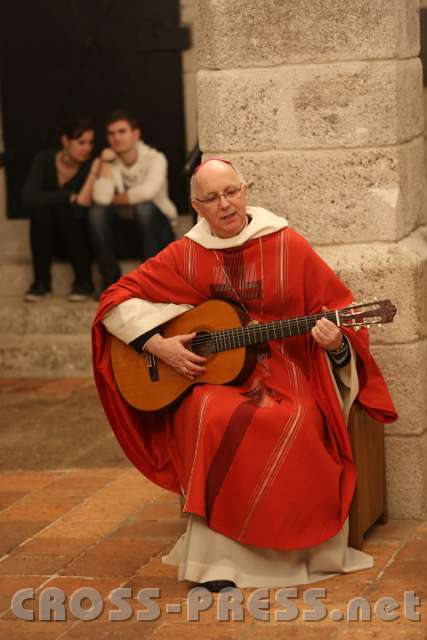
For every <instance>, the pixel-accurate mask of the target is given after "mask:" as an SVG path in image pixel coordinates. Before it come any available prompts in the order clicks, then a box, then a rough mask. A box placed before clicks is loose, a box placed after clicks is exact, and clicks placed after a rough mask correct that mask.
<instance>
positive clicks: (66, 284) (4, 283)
mask: <svg viewBox="0 0 427 640" xmlns="http://www.w3.org/2000/svg"><path fill="white" fill-rule="evenodd" d="M191 225H192V217H191V215H189V214H184V215H180V216H179V218H178V221H177V225H176V229H175V233H176V235H177V237H181V236H182V235H183V234H184V233H186V232H187V231H188V229H190V227H191ZM0 246H1V247H2V251H1V255H0V298H3V297H4V296H23V295H24V293H25V291H26V290H27V289H28V287H29V285H30V284H31V282H32V281H33V271H32V266H31V253H30V248H29V242H28V220H6V221H3V222H2V223H1V224H0ZM139 264H140V261H139V260H125V261H122V262H121V268H122V272H123V273H128V272H129V271H131V270H132V269H135V268H136V267H137V266H138V265H139ZM92 274H93V280H94V283H95V285H96V286H100V281H101V278H100V275H99V272H98V268H97V267H96V265H95V264H94V265H93V267H92ZM72 282H73V273H72V269H71V266H70V264H68V263H66V262H60V261H54V262H53V264H52V290H53V293H54V294H55V295H59V296H65V295H67V294H68V293H69V291H70V289H71V286H72Z"/></svg>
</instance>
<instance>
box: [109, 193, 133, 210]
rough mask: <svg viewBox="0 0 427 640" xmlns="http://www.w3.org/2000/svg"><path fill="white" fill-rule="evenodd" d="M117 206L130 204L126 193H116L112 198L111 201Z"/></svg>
mask: <svg viewBox="0 0 427 640" xmlns="http://www.w3.org/2000/svg"><path fill="white" fill-rule="evenodd" d="M112 204H115V205H117V206H119V207H126V206H127V207H128V206H129V205H130V202H129V198H128V194H127V193H116V195H115V196H114V198H113V203H112Z"/></svg>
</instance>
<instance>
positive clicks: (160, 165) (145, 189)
mask: <svg viewBox="0 0 427 640" xmlns="http://www.w3.org/2000/svg"><path fill="white" fill-rule="evenodd" d="M148 161H149V168H148V171H147V175H146V176H145V179H144V182H142V183H141V184H137V185H136V186H135V187H131V188H130V189H128V192H127V194H128V198H129V202H130V203H131V204H137V203H138V202H148V201H150V200H153V198H155V196H156V194H157V193H159V191H160V189H161V188H162V186H163V185H165V184H166V179H167V168H168V164H167V160H166V158H165V156H164V155H163V153H160V152H159V151H154V150H152V151H151V153H150V158H149V159H148Z"/></svg>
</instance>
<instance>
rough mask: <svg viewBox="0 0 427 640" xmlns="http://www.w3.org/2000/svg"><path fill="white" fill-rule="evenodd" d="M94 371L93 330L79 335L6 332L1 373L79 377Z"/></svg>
mask: <svg viewBox="0 0 427 640" xmlns="http://www.w3.org/2000/svg"><path fill="white" fill-rule="evenodd" d="M91 375H92V359H91V340H90V332H87V333H84V334H77V335H59V334H50V335H42V334H40V335H36V334H31V335H15V334H5V335H3V336H2V340H1V343H0V376H1V377H5V378H9V377H17V376H25V377H36V378H39V377H61V376H63V377H80V376H91Z"/></svg>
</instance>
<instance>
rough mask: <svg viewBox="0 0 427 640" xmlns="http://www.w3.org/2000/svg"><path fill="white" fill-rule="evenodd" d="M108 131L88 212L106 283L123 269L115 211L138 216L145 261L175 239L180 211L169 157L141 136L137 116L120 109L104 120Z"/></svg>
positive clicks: (138, 230)
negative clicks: (170, 187)
mask: <svg viewBox="0 0 427 640" xmlns="http://www.w3.org/2000/svg"><path fill="white" fill-rule="evenodd" d="M106 135H107V141H108V144H109V146H108V147H107V148H105V149H104V150H103V151H102V153H101V156H100V159H101V163H100V169H99V174H98V178H97V180H96V181H95V184H94V188H93V200H94V203H95V204H94V206H93V207H92V208H91V210H90V214H89V224H90V230H91V236H92V242H93V245H94V250H95V253H96V256H97V259H98V264H99V269H100V271H101V276H102V279H103V286H102V288H103V289H104V288H106V287H108V286H109V285H110V284H112V283H113V282H115V281H116V280H118V278H119V277H120V275H121V271H120V266H119V264H118V262H117V257H116V253H115V242H114V219H115V216H117V215H121V216H123V217H125V218H128V219H133V220H134V221H135V225H136V230H137V234H138V242H139V248H140V257H141V259H142V261H144V260H147V258H151V257H152V256H154V255H156V253H158V251H160V250H161V249H163V248H164V247H165V246H166V245H167V244H169V242H171V241H172V240H173V239H174V233H173V230H172V227H171V221H172V220H174V219H175V218H176V217H177V212H176V207H175V205H174V204H173V202H172V201H171V200H170V199H169V196H168V183H167V160H166V157H165V156H164V155H163V153H161V152H160V151H157V150H156V149H153V148H152V147H149V146H147V145H146V144H144V143H143V142H142V141H141V140H140V137H141V132H140V129H139V127H138V123H137V122H136V120H135V119H134V118H133V117H132V116H131V115H129V114H128V113H127V112H126V111H124V110H116V111H114V112H112V113H111V114H110V115H109V116H108V118H107V120H106Z"/></svg>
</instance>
